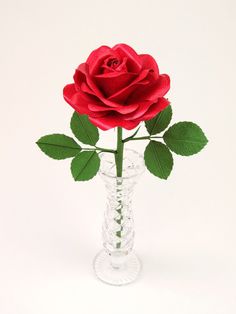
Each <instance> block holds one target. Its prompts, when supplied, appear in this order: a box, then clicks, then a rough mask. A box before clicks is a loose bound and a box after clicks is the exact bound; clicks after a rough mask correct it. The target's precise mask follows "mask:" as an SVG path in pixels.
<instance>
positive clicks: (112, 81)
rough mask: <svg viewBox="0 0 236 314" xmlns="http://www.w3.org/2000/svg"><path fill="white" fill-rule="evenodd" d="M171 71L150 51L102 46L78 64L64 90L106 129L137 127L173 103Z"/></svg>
mask: <svg viewBox="0 0 236 314" xmlns="http://www.w3.org/2000/svg"><path fill="white" fill-rule="evenodd" d="M169 88H170V78H169V76H168V75H167V74H159V70H158V65H157V63H156V61H155V60H154V58H153V57H152V56H150V55H148V54H140V55H138V54H137V53H136V52H135V51H134V50H133V49H132V48H131V47H130V46H128V45H125V44H118V45H116V46H114V47H113V48H110V47H107V46H101V47H99V48H98V49H96V50H94V51H93V52H92V53H91V54H90V55H89V57H88V59H87V61H86V62H85V63H82V64H80V65H79V66H78V68H77V69H76V71H75V74H74V83H73V84H69V85H66V86H65V87H64V90H63V95H64V98H65V100H66V101H67V102H68V103H69V104H70V105H71V106H72V107H73V108H74V109H75V111H77V112H78V113H80V114H86V115H88V117H89V120H90V121H91V122H92V123H93V124H94V125H96V126H97V127H99V128H100V129H102V130H108V129H111V128H114V127H122V128H125V129H127V130H131V129H133V128H135V127H136V126H137V125H138V124H139V123H140V122H141V121H145V120H149V119H152V118H153V117H154V116H156V115H157V114H158V113H159V112H160V111H162V110H163V109H165V108H166V107H167V106H168V105H169V101H168V100H167V99H166V98H164V96H165V94H166V93H167V92H168V90H169Z"/></svg>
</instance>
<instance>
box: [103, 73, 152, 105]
mask: <svg viewBox="0 0 236 314" xmlns="http://www.w3.org/2000/svg"><path fill="white" fill-rule="evenodd" d="M148 73H149V70H143V71H142V72H141V73H140V74H139V76H138V77H137V78H136V79H135V80H134V81H132V83H130V85H128V86H126V87H124V88H123V89H121V90H120V91H118V92H117V93H115V94H113V95H111V96H110V97H109V98H108V99H109V100H111V101H115V102H117V103H119V102H124V101H126V100H127V98H128V96H129V95H130V94H131V93H132V92H133V91H134V90H135V89H136V88H137V86H139V85H147V84H148V83H149V81H147V80H145V78H146V77H147V75H148Z"/></svg>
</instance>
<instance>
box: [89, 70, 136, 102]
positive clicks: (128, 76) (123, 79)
mask: <svg viewBox="0 0 236 314" xmlns="http://www.w3.org/2000/svg"><path fill="white" fill-rule="evenodd" d="M136 76H137V75H136V74H134V73H128V72H110V73H105V74H101V75H95V76H94V79H95V80H96V83H97V84H98V86H99V87H100V89H102V91H103V92H104V93H105V95H106V96H107V97H109V96H111V95H113V94H115V93H116V92H117V91H119V90H121V89H123V88H124V87H125V86H127V85H129V84H130V82H131V81H132V80H133V79H134V78H135V77H136Z"/></svg>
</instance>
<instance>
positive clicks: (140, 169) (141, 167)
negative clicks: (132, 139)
mask: <svg viewBox="0 0 236 314" xmlns="http://www.w3.org/2000/svg"><path fill="white" fill-rule="evenodd" d="M124 152H126V153H132V154H133V156H135V157H136V158H137V161H138V162H137V166H136V169H135V168H134V170H136V173H134V174H131V175H125V176H122V177H117V176H116V175H112V174H109V173H107V172H106V171H105V170H103V169H102V167H101V168H100V170H99V174H100V175H101V176H105V177H108V178H111V179H116V180H118V179H121V180H125V179H126V180H127V179H132V178H134V177H137V176H139V175H141V174H142V173H143V172H144V170H145V165H144V158H143V155H142V154H141V153H139V152H137V151H136V150H134V149H131V148H125V149H124ZM99 155H100V156H101V163H102V162H104V160H103V157H105V156H107V157H110V156H111V154H110V153H106V152H102V153H100V154H99ZM124 155H125V154H124ZM112 157H113V158H114V156H112ZM110 163H111V161H110ZM112 163H114V164H115V162H113V161H112Z"/></svg>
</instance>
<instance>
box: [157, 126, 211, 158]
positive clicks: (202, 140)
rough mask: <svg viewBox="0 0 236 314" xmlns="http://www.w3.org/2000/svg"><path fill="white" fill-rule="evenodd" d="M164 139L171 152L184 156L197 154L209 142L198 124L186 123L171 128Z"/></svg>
mask: <svg viewBox="0 0 236 314" xmlns="http://www.w3.org/2000/svg"><path fill="white" fill-rule="evenodd" d="M163 139H164V141H165V143H166V145H167V146H168V147H169V149H170V150H172V151H173V152H175V153H176V154H178V155H182V156H190V155H194V154H197V153H198V152H200V150H201V149H203V147H204V146H205V145H206V144H207V142H208V140H207V138H206V136H205V134H204V133H203V131H202V129H201V128H200V127H199V126H198V125H197V124H195V123H193V122H186V121H185V122H178V123H176V124H174V125H173V126H171V127H170V128H169V129H168V130H167V131H166V132H165V134H164V135H163Z"/></svg>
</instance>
